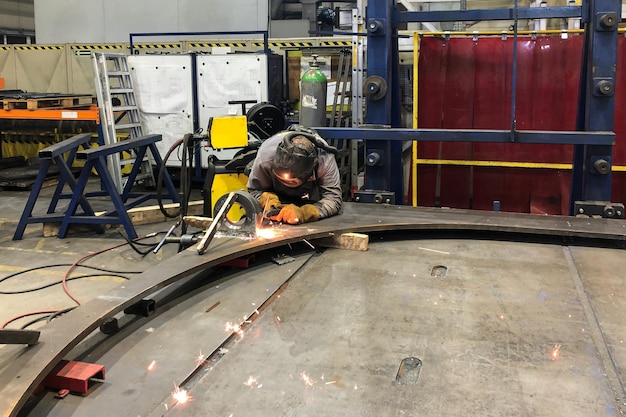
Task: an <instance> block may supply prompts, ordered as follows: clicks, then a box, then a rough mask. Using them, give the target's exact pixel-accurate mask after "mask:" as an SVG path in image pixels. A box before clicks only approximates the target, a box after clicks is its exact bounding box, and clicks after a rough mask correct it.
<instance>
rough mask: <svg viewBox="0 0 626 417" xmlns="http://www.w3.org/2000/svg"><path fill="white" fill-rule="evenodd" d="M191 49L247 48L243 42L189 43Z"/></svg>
mask: <svg viewBox="0 0 626 417" xmlns="http://www.w3.org/2000/svg"><path fill="white" fill-rule="evenodd" d="M189 46H190V47H191V48H221V47H226V48H245V47H246V46H248V44H246V43H245V42H201V43H198V42H194V43H190V44H189Z"/></svg>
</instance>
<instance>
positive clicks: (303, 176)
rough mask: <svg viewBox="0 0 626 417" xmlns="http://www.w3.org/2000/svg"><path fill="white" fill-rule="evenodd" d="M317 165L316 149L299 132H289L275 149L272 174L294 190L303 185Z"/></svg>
mask: <svg viewBox="0 0 626 417" xmlns="http://www.w3.org/2000/svg"><path fill="white" fill-rule="evenodd" d="M316 165H317V148H316V147H315V145H314V144H313V142H311V141H310V140H309V139H308V138H307V137H306V136H304V135H302V134H301V133H299V132H289V133H287V134H285V135H284V136H283V140H282V141H281V143H280V144H278V147H277V148H276V154H275V155H274V162H273V163H272V173H273V174H274V176H275V177H276V178H277V179H278V180H279V181H280V182H281V183H282V184H283V185H284V186H285V187H289V188H296V187H299V186H301V185H302V184H304V183H305V182H306V181H307V180H308V179H309V178H310V177H311V176H312V175H313V171H314V170H315V167H316Z"/></svg>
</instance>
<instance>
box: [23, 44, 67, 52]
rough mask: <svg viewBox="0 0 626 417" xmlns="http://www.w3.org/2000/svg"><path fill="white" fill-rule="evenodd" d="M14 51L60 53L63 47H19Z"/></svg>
mask: <svg viewBox="0 0 626 417" xmlns="http://www.w3.org/2000/svg"><path fill="white" fill-rule="evenodd" d="M15 49H17V50H18V51H62V50H63V49H65V48H64V47H63V45H36V46H35V45H19V46H16V47H15Z"/></svg>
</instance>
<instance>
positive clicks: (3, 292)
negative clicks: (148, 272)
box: [0, 274, 130, 295]
mask: <svg viewBox="0 0 626 417" xmlns="http://www.w3.org/2000/svg"><path fill="white" fill-rule="evenodd" d="M93 277H114V278H122V279H125V280H130V278H128V277H127V276H124V275H119V274H84V275H76V276H73V277H71V278H68V279H66V281H68V282H69V281H74V280H76V279H83V278H93ZM62 282H63V281H54V282H50V283H48V284H45V285H42V286H40V287H34V288H28V289H25V290H19V291H0V295H16V294H27V293H29V292H35V291H40V290H45V289H46V288H50V287H54V286H55V285H59V284H61V283H62Z"/></svg>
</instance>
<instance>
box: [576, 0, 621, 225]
mask: <svg viewBox="0 0 626 417" xmlns="http://www.w3.org/2000/svg"><path fill="white" fill-rule="evenodd" d="M621 7H622V4H621V0H584V1H583V20H585V19H584V17H585V16H584V14H585V12H587V14H588V18H587V19H586V21H587V23H586V25H585V43H584V49H583V61H582V62H583V63H582V71H581V81H580V96H579V100H578V120H577V129H578V130H583V131H613V129H614V117H615V82H616V66H617V37H618V34H617V28H618V23H619V22H620V20H621V16H620V15H621ZM612 157H613V147H612V146H610V145H576V146H575V148H574V161H573V170H572V193H571V197H570V214H575V213H574V202H575V201H579V200H581V201H611V167H612Z"/></svg>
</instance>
